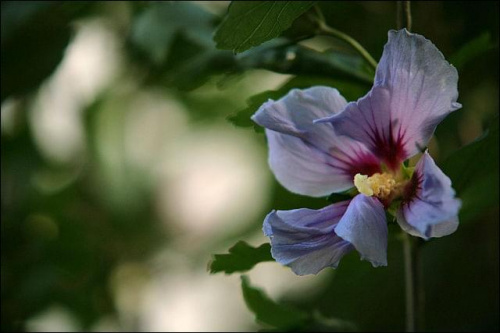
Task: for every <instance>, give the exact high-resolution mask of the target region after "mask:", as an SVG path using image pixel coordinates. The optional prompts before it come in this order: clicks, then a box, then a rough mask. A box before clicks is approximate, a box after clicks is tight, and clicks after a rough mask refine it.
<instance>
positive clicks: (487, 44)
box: [450, 32, 495, 70]
mask: <svg viewBox="0 0 500 333" xmlns="http://www.w3.org/2000/svg"><path fill="white" fill-rule="evenodd" d="M494 47H495V44H494V43H493V42H492V41H491V36H490V33H489V32H485V33H483V34H481V35H480V36H478V37H476V38H474V39H473V40H471V41H470V42H468V43H467V44H465V45H464V46H462V47H461V48H460V50H458V51H457V52H456V53H455V54H453V55H452V56H451V58H450V63H451V64H453V65H454V66H455V67H456V68H457V69H459V70H460V69H462V68H463V67H464V65H465V64H467V63H468V62H470V61H471V60H474V59H475V58H476V57H478V56H480V55H481V54H483V53H485V52H487V51H489V50H491V49H493V48H494Z"/></svg>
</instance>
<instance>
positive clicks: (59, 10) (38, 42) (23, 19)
mask: <svg viewBox="0 0 500 333" xmlns="http://www.w3.org/2000/svg"><path fill="white" fill-rule="evenodd" d="M90 8H91V3H90V2H79V3H75V4H69V3H64V2H58V1H48V2H36V1H29V2H16V1H6V2H2V47H1V52H2V61H1V66H2V75H1V76H2V79H1V80H2V89H1V90H2V91H1V100H2V101H3V100H5V99H6V98H7V97H9V96H20V95H23V94H26V93H28V92H30V91H32V90H34V89H35V88H37V87H38V86H39V85H40V84H41V83H42V82H43V80H45V79H46V78H47V77H48V76H49V75H50V74H51V73H52V72H53V71H54V69H55V68H56V67H57V65H58V64H59V63H60V62H61V59H62V58H63V55H64V51H65V49H66V46H67V45H68V43H69V41H70V38H71V35H72V30H71V27H70V22H71V21H72V20H74V19H75V18H77V17H81V16H83V15H86V14H87V13H88V11H89V10H90Z"/></svg>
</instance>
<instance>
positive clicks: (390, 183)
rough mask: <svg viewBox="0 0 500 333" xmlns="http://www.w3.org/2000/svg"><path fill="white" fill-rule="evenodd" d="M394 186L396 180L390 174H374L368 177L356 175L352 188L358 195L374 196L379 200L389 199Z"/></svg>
mask: <svg viewBox="0 0 500 333" xmlns="http://www.w3.org/2000/svg"><path fill="white" fill-rule="evenodd" d="M396 185H397V184H396V180H395V179H394V177H393V175H392V174H390V173H385V172H384V173H375V174H373V175H371V176H370V177H368V176H366V175H362V174H359V173H358V174H356V176H354V186H356V188H357V189H358V191H359V193H363V194H364V195H367V196H372V195H374V196H376V197H378V198H380V199H387V198H389V197H390V196H391V192H393V190H395V188H396V187H397V186H396Z"/></svg>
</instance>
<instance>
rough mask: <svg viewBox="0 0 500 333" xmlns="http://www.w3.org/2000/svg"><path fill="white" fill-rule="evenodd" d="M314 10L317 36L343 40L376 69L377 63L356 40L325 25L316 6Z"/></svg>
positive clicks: (321, 14)
mask: <svg viewBox="0 0 500 333" xmlns="http://www.w3.org/2000/svg"><path fill="white" fill-rule="evenodd" d="M314 9H315V10H316V22H317V23H318V32H317V33H318V35H323V36H330V37H335V38H338V39H341V40H343V41H344V42H346V43H348V44H349V45H351V46H352V47H353V48H354V49H355V50H356V51H357V52H358V53H359V54H360V55H361V56H362V57H363V58H364V59H365V60H366V61H367V62H368V63H369V64H370V66H371V67H373V69H377V62H376V61H375V59H373V57H372V56H371V55H370V53H368V51H366V49H365V48H364V47H363V46H361V44H359V42H358V41H357V40H355V39H354V38H352V37H351V36H349V35H347V34H345V33H343V32H342V31H339V30H337V29H335V28H332V27H330V26H329V25H328V24H326V22H325V19H324V16H323V13H322V12H321V10H320V9H319V7H318V6H317V5H315V6H314Z"/></svg>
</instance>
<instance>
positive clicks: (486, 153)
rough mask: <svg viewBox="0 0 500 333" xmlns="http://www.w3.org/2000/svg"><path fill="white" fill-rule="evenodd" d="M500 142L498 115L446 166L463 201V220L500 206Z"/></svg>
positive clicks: (445, 169)
mask: <svg viewBox="0 0 500 333" xmlns="http://www.w3.org/2000/svg"><path fill="white" fill-rule="evenodd" d="M498 142H499V137H498V117H495V118H494V119H492V121H491V122H490V126H489V128H488V129H487V131H486V132H485V133H484V134H483V135H482V136H481V137H480V138H478V139H477V140H475V141H474V142H472V143H471V144H469V145H467V146H465V147H463V148H461V149H459V150H457V151H456V152H455V153H453V154H452V155H451V156H450V157H449V158H448V159H447V160H446V161H445V162H444V164H443V166H442V169H443V171H444V173H445V174H447V175H448V176H449V177H450V179H451V181H452V184H453V188H454V189H455V190H456V191H457V195H458V197H459V198H460V199H462V201H463V206H462V209H461V211H460V219H461V220H462V221H466V220H469V219H471V218H473V217H475V216H476V215H477V214H479V213H481V212H483V211H484V210H485V209H487V208H489V207H491V206H493V205H498V182H499V178H498V170H499V162H498V160H499V157H498V151H499V147H498Z"/></svg>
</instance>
